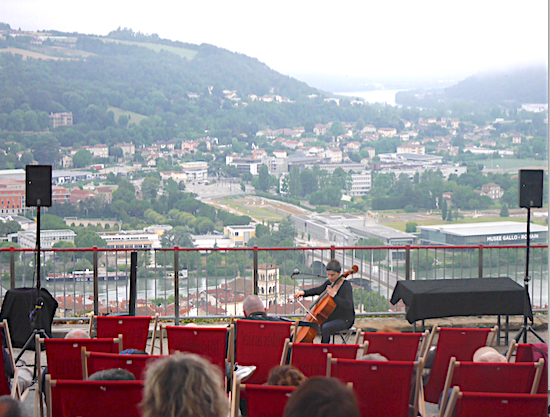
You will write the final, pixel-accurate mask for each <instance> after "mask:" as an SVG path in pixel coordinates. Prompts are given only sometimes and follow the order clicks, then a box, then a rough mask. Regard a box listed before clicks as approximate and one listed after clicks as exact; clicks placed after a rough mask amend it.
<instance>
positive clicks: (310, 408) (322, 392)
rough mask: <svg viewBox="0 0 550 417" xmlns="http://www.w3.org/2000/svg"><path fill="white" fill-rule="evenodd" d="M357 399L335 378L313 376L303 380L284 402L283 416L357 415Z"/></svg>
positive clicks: (325, 416)
mask: <svg viewBox="0 0 550 417" xmlns="http://www.w3.org/2000/svg"><path fill="white" fill-rule="evenodd" d="M359 415H360V414H359V407H358V405H357V399H356V398H355V394H354V393H353V391H352V390H351V389H349V388H348V387H346V386H345V385H344V384H342V383H341V382H340V381H339V380H338V379H336V378H325V377H320V376H314V377H311V378H308V379H307V380H306V381H304V382H303V383H302V384H301V385H300V386H299V387H298V388H296V390H295V391H294V392H293V393H292V395H291V396H290V398H289V399H288V402H287V403H286V407H285V413H284V417H340V416H342V417H359Z"/></svg>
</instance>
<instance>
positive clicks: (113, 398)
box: [46, 375, 143, 417]
mask: <svg viewBox="0 0 550 417" xmlns="http://www.w3.org/2000/svg"><path fill="white" fill-rule="evenodd" d="M142 391H143V381H70V380H53V379H52V378H51V375H47V376H46V398H48V404H51V400H52V396H53V397H57V398H59V399H60V401H61V403H62V408H61V409H60V410H59V411H58V412H55V413H54V412H53V410H52V409H51V407H48V417H53V416H56V417H98V416H101V417H141V410H140V408H139V404H140V403H141V400H142Z"/></svg>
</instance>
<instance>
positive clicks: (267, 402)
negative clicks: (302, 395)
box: [230, 377, 296, 417]
mask: <svg viewBox="0 0 550 417" xmlns="http://www.w3.org/2000/svg"><path fill="white" fill-rule="evenodd" d="M295 389H296V387H286V386H275V385H255V384H241V383H240V380H239V379H238V378H236V377H233V389H232V390H231V393H232V394H231V414H230V415H231V416H232V417H236V416H238V415H239V404H240V399H241V398H243V399H245V400H246V407H247V410H248V417H282V416H283V414H284V410H285V406H286V403H287V401H288V398H289V397H290V395H291V394H292V392H293V391H294V390H295Z"/></svg>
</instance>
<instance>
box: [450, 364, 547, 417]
mask: <svg viewBox="0 0 550 417" xmlns="http://www.w3.org/2000/svg"><path fill="white" fill-rule="evenodd" d="M543 362H544V360H542V359H541V360H540V361H539V362H538V363H536V364H535V363H476V362H459V361H457V360H456V359H455V358H451V361H450V363H449V370H448V372H447V378H446V380H445V385H444V388H443V395H442V398H441V414H443V413H444V411H445V407H446V404H447V401H448V398H449V390H450V389H451V387H454V386H458V387H460V390H461V391H467V392H500V393H516V394H536V392H537V389H538V387H539V383H540V377H541V374H542V369H543Z"/></svg>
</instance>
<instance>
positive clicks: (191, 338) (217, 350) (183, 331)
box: [160, 326, 229, 375]
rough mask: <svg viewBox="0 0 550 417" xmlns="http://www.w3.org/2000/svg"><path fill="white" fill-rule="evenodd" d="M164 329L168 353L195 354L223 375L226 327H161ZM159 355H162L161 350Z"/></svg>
mask: <svg viewBox="0 0 550 417" xmlns="http://www.w3.org/2000/svg"><path fill="white" fill-rule="evenodd" d="M163 328H164V329H166V338H167V340H168V353H169V354H173V353H174V352H175V351H179V352H190V353H196V354H198V355H201V356H203V357H204V358H206V359H207V360H209V361H210V362H211V363H213V364H214V365H217V366H219V367H220V369H221V370H222V372H223V374H224V375H225V363H226V361H225V359H226V356H227V339H228V331H229V329H228V328H226V327H206V326H163ZM160 353H161V354H162V353H163V350H162V348H161V351H160Z"/></svg>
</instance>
